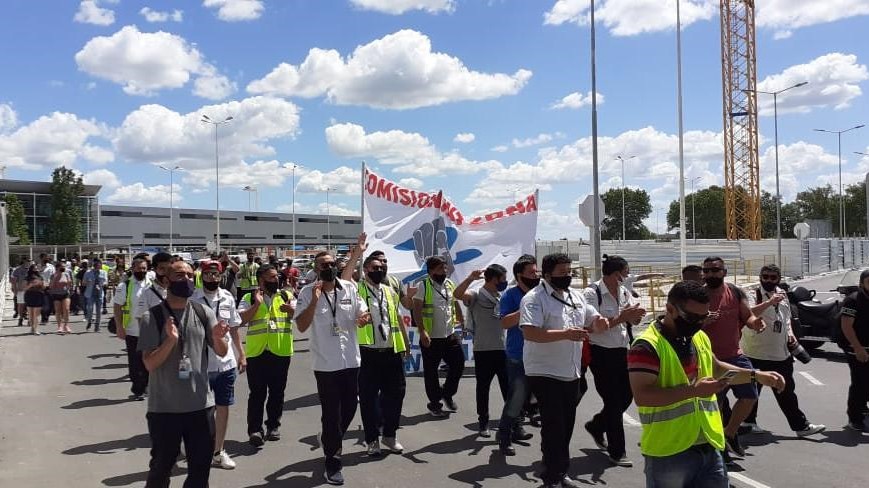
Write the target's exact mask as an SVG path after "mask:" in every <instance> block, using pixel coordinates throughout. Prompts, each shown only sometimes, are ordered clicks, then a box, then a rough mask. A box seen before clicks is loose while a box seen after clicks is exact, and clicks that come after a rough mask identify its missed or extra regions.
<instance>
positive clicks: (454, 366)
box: [419, 335, 465, 409]
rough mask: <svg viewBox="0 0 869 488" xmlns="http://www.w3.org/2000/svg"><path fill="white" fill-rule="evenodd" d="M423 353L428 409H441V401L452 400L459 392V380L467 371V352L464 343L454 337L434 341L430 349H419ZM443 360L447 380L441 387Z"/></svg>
mask: <svg viewBox="0 0 869 488" xmlns="http://www.w3.org/2000/svg"><path fill="white" fill-rule="evenodd" d="M419 349H420V350H421V351H422V368H423V379H424V380H425V394H426V396H427V397H428V408H433V409H439V408H441V407H442V405H441V400H443V399H445V398H452V397H453V395H455V394H456V392H457V391H459V380H460V379H461V378H462V373H463V372H464V371H465V352H464V351H463V350H462V343H461V341H460V340H458V338H457V336H455V335H453V336H450V337H448V338H445V339H432V340H431V344H430V345H429V346H428V347H422V346H420V348H419ZM441 360H443V362H445V363H446V364H447V379H446V381H444V384H443V386H441V381H440V378H439V377H438V368H439V367H440V364H441Z"/></svg>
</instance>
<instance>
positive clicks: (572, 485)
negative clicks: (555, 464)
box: [556, 475, 581, 488]
mask: <svg viewBox="0 0 869 488" xmlns="http://www.w3.org/2000/svg"><path fill="white" fill-rule="evenodd" d="M556 486H557V485H556ZM561 486H562V488H581V485H580V484H579V483H577V482H576V480H574V479H573V478H571V477H570V476H568V475H564V478H561Z"/></svg>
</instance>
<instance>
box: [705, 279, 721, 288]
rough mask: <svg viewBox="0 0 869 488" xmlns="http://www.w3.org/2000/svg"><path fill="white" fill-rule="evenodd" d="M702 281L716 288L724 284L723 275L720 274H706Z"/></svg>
mask: <svg viewBox="0 0 869 488" xmlns="http://www.w3.org/2000/svg"><path fill="white" fill-rule="evenodd" d="M703 282H704V283H706V286H708V287H709V288H718V287H720V286H721V285H723V284H724V277H722V276H707V277H706V278H703Z"/></svg>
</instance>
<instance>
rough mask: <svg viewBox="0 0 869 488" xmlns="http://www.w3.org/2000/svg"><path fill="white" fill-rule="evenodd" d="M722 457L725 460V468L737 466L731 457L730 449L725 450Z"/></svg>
mask: <svg viewBox="0 0 869 488" xmlns="http://www.w3.org/2000/svg"><path fill="white" fill-rule="evenodd" d="M721 456H722V457H723V458H724V465H725V466H734V465H736V462H735V461H734V460H733V458H732V457H730V451H729V450H728V449H725V450H724V451H723V452H722V453H721Z"/></svg>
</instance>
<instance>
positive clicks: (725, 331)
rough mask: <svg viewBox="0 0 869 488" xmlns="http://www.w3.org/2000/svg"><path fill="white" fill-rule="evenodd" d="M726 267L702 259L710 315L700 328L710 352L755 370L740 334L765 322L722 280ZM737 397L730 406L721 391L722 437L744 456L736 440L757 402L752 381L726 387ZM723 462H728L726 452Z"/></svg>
mask: <svg viewBox="0 0 869 488" xmlns="http://www.w3.org/2000/svg"><path fill="white" fill-rule="evenodd" d="M725 276H727V267H726V266H725V264H724V260H723V259H721V258H719V257H708V258H706V259H704V260H703V281H704V282H705V287H706V292H707V293H708V295H709V317H708V318H707V320H706V322H705V323H704V324H703V330H704V332H706V334H707V335H708V336H709V339H710V340H711V341H712V352H713V353H714V354H715V357H717V358H719V359H721V361H723V362H725V363H728V364H731V365H733V366H735V367H738V368H743V369H749V370H754V367H753V366H752V364H751V361H750V360H749V359H748V357H747V356H746V355H745V354H743V352H742V348H741V347H740V345H739V341H740V339H741V338H742V328H743V327H748V328H749V329H752V330H754V331H757V332H761V331H763V330H764V328H765V327H766V325H765V324H764V323H763V321H762V320H761V319H759V318H758V317H755V316H754V314H753V313H752V312H751V308H750V307H749V306H748V299H747V298H746V296H745V293H744V292H743V291H742V289H740V288H739V287H737V286H736V285H732V284H729V283H727V284H725V283H724V277H725ZM728 389H729V390H732V391H733V395H734V396H735V397H736V403H735V404H734V405H733V410H731V409H730V404H729V402H728V401H727V389H726V390H725V391H723V392H722V393H721V395H720V398H719V402H721V413H722V418H723V419H724V421H725V422H726V425H725V427H724V437H725V441H726V443H727V449H728V450H729V451H730V452H732V453H733V454H735V455H736V456H738V457H740V458H741V457H743V456H745V449H744V448H743V447H742V445H741V444H740V443H739V426H740V425H741V424H742V422H743V421H745V419H746V418H747V417H748V416H749V415H750V414H751V410H752V409H753V408H754V404H755V403H756V402H757V388H756V387H755V385H754V384H753V383H752V384H747V383H743V384H737V385H735V386H733V387H728ZM724 459H725V461H726V462H730V457H729V455H728V453H727V452H725V453H724Z"/></svg>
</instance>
